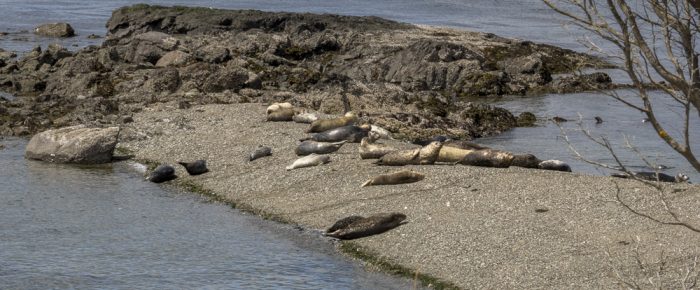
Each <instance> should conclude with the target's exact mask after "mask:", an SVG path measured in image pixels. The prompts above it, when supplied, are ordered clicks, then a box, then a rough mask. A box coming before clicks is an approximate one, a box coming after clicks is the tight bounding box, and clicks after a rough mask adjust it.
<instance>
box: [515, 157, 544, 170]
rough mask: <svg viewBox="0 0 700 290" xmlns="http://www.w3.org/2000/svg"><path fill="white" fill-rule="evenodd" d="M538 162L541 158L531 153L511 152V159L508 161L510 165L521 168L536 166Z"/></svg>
mask: <svg viewBox="0 0 700 290" xmlns="http://www.w3.org/2000/svg"><path fill="white" fill-rule="evenodd" d="M540 162H542V160H539V159H537V157H536V156H535V155H532V154H513V161H511V162H510V165H511V166H517V167H523V168H537V166H538V165H539V164H540Z"/></svg>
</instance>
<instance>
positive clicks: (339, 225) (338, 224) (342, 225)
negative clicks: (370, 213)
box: [326, 215, 365, 233]
mask: <svg viewBox="0 0 700 290" xmlns="http://www.w3.org/2000/svg"><path fill="white" fill-rule="evenodd" d="M363 219H365V218H364V217H363V216H359V215H351V216H349V217H346V218H342V219H339V220H338V221H337V222H335V223H334V224H333V225H332V226H331V227H330V228H328V229H327V230H326V233H332V232H335V231H337V230H339V229H342V228H347V227H348V226H349V225H350V224H352V223H354V222H356V221H359V220H363Z"/></svg>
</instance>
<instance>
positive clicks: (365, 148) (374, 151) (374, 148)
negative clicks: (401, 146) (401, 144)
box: [358, 131, 397, 159]
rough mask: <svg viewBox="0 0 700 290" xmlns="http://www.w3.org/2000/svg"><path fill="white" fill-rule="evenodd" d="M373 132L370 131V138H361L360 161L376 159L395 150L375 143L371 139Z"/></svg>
mask: <svg viewBox="0 0 700 290" xmlns="http://www.w3.org/2000/svg"><path fill="white" fill-rule="evenodd" d="M373 133H374V132H371V131H370V136H367V137H365V138H362V140H361V141H360V147H358V150H359V151H360V158H362V159H378V158H381V157H382V156H384V155H386V154H388V153H390V152H394V151H396V150H397V149H396V148H394V147H391V146H389V145H386V144H381V143H375V139H374V138H373V137H371V136H372V135H373Z"/></svg>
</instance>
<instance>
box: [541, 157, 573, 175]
mask: <svg viewBox="0 0 700 290" xmlns="http://www.w3.org/2000/svg"><path fill="white" fill-rule="evenodd" d="M537 168H539V169H544V170H556V171H564V172H571V166H569V164H566V163H564V162H563V161H559V160H554V159H552V160H545V161H542V162H540V164H537Z"/></svg>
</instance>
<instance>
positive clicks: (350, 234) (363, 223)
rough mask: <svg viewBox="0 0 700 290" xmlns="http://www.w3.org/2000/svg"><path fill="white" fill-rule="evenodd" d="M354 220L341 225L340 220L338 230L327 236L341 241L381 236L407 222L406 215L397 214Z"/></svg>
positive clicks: (382, 214)
mask: <svg viewBox="0 0 700 290" xmlns="http://www.w3.org/2000/svg"><path fill="white" fill-rule="evenodd" d="M346 219H347V218H346ZM352 220H354V221H352V222H347V221H345V222H342V223H341V221H342V220H340V221H338V222H336V224H339V223H340V225H338V226H337V228H338V229H335V230H334V231H332V232H328V233H326V234H325V235H326V236H328V237H333V238H337V239H341V240H351V239H357V238H363V237H367V236H371V235H376V234H381V233H383V232H386V231H388V230H390V229H393V228H395V227H398V226H399V225H400V224H401V222H403V221H404V220H406V215H405V214H402V213H397V212H393V213H381V214H376V215H372V216H369V217H366V218H362V219H357V218H353V219H352ZM334 226H335V225H334ZM331 228H333V227H331Z"/></svg>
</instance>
